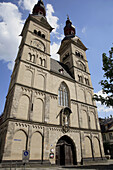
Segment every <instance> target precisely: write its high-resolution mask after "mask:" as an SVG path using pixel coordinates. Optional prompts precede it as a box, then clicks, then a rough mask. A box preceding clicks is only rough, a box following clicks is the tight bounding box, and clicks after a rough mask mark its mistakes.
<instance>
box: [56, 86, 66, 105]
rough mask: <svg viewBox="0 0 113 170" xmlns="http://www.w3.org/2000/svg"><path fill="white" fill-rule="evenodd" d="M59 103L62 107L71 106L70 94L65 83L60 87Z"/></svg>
mask: <svg viewBox="0 0 113 170" xmlns="http://www.w3.org/2000/svg"><path fill="white" fill-rule="evenodd" d="M58 103H59V105H60V106H69V93H68V89H67V86H66V85H65V83H62V84H61V85H60V87H59V90H58Z"/></svg>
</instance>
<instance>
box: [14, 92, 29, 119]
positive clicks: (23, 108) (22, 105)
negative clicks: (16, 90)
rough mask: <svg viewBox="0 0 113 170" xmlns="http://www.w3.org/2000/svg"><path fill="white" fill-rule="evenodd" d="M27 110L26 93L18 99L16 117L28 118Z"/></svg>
mask: <svg viewBox="0 0 113 170" xmlns="http://www.w3.org/2000/svg"><path fill="white" fill-rule="evenodd" d="M28 112H29V97H28V96H27V95H22V96H21V98H20V100H19V105H18V111H17V115H16V117H17V118H18V119H24V120H27V119H28Z"/></svg>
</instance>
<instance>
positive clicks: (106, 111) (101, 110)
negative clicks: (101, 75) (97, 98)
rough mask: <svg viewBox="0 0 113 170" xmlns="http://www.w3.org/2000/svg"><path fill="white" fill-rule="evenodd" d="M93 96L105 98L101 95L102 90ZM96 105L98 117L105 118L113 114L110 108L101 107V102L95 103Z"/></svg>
mask: <svg viewBox="0 0 113 170" xmlns="http://www.w3.org/2000/svg"><path fill="white" fill-rule="evenodd" d="M95 94H97V95H101V96H103V97H106V96H107V94H103V93H102V90H100V91H98V92H97V93H95ZM96 104H97V110H98V112H99V116H101V117H106V116H109V115H110V114H113V108H112V107H106V105H101V102H96Z"/></svg>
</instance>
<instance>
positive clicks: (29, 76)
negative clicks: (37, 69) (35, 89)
mask: <svg viewBox="0 0 113 170" xmlns="http://www.w3.org/2000/svg"><path fill="white" fill-rule="evenodd" d="M32 76H33V73H32V71H31V70H28V69H27V70H25V72H24V79H23V83H24V84H25V85H27V86H31V85H32Z"/></svg>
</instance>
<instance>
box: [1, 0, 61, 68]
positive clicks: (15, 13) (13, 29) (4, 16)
mask: <svg viewBox="0 0 113 170" xmlns="http://www.w3.org/2000/svg"><path fill="white" fill-rule="evenodd" d="M36 3H37V0H32V1H31V0H20V1H19V5H20V6H22V5H23V7H24V8H25V9H26V10H29V11H31V10H32V8H33V6H34V4H36ZM53 13H54V9H53V7H52V5H51V4H47V19H48V22H49V23H50V25H52V27H54V28H55V29H54V30H53V34H52V36H53V37H54V36H55V38H57V40H61V39H63V37H64V35H62V34H59V33H58V32H57V29H58V28H59V25H58V20H59V19H58V17H56V16H53ZM21 15H22V14H21V13H20V12H19V10H18V7H17V6H16V5H15V4H12V3H5V2H3V3H0V60H3V61H5V62H7V66H8V68H9V69H10V70H12V69H13V66H14V61H15V58H16V56H17V52H18V46H19V44H20V40H21V37H19V34H20V33H21V30H22V27H23V25H24V22H25V21H23V20H22V16H21ZM59 46H60V43H55V42H53V43H52V45H51V55H52V58H54V59H56V60H59V55H58V54H57V51H58V49H59Z"/></svg>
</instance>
